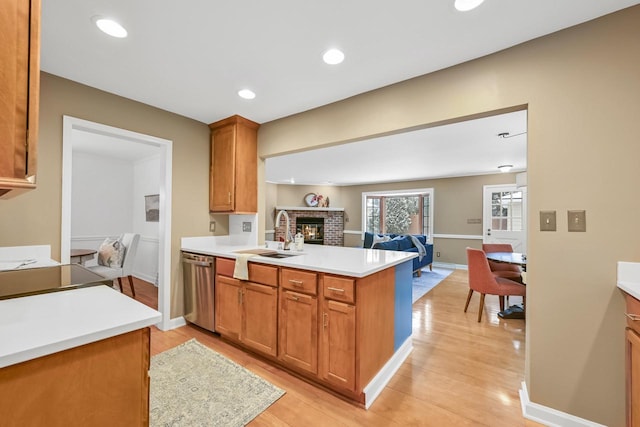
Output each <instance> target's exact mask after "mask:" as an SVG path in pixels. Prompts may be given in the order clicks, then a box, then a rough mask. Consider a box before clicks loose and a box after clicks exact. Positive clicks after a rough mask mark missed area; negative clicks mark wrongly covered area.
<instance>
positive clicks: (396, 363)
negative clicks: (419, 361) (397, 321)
mask: <svg viewBox="0 0 640 427" xmlns="http://www.w3.org/2000/svg"><path fill="white" fill-rule="evenodd" d="M412 351H413V340H412V339H411V337H409V338H407V339H406V340H405V341H404V342H403V343H402V345H401V346H400V348H399V349H398V350H397V351H396V352H395V353H394V354H393V356H391V359H389V360H388V361H387V363H385V365H384V366H383V367H382V369H380V371H379V372H378V373H377V374H376V376H375V377H373V379H372V380H371V381H370V382H369V384H367V385H366V386H365V388H364V390H362V391H363V393H364V407H365V408H366V409H369V407H370V406H371V404H372V403H373V401H374V400H376V398H377V397H378V396H379V395H380V393H382V390H384V388H385V387H386V385H387V384H388V383H389V381H391V378H392V377H393V375H394V374H395V373H396V372H397V371H398V369H400V366H401V365H402V363H403V362H404V361H405V360H406V359H407V357H409V354H411V352H412Z"/></svg>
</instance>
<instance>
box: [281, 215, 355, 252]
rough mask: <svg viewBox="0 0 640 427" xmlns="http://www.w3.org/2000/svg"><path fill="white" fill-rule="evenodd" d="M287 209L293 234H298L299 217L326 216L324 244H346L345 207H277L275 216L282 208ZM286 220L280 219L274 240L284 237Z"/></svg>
mask: <svg viewBox="0 0 640 427" xmlns="http://www.w3.org/2000/svg"><path fill="white" fill-rule="evenodd" d="M282 209H284V210H286V211H287V213H288V214H289V218H290V220H291V229H290V231H291V235H292V236H294V235H295V234H296V222H297V221H296V220H297V218H298V217H304V218H324V243H323V244H324V245H327V246H344V209H339V208H296V207H276V209H275V211H274V212H273V216H274V218H275V216H276V215H277V214H278V211H280V210H282ZM285 225H286V220H285V219H284V218H281V219H280V224H275V225H274V227H275V238H274V240H280V238H281V237H282V238H283V239H284V228H285Z"/></svg>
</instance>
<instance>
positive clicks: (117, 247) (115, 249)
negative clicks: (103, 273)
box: [98, 237, 125, 268]
mask: <svg viewBox="0 0 640 427" xmlns="http://www.w3.org/2000/svg"><path fill="white" fill-rule="evenodd" d="M124 251H125V247H124V245H123V244H122V242H121V241H120V238H117V239H112V238H111V237H107V238H106V239H104V242H102V244H101V245H100V249H98V265H103V266H105V267H109V268H121V267H122V261H123V260H124Z"/></svg>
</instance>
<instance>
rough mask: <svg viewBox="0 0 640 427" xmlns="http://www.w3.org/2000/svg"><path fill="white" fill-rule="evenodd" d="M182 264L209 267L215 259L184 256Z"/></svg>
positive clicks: (185, 254)
mask: <svg viewBox="0 0 640 427" xmlns="http://www.w3.org/2000/svg"><path fill="white" fill-rule="evenodd" d="M182 262H183V263H185V264H192V265H197V266H199V267H209V266H210V265H211V264H213V258H212V257H208V256H202V255H192V254H188V253H183V254H182Z"/></svg>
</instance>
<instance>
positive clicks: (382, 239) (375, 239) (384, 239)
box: [371, 234, 391, 248]
mask: <svg viewBox="0 0 640 427" xmlns="http://www.w3.org/2000/svg"><path fill="white" fill-rule="evenodd" d="M389 240H391V237H389V236H378V235H377V234H374V235H373V242H372V243H371V248H373V247H374V246H375V244H376V243H381V242H388V241H389Z"/></svg>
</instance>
